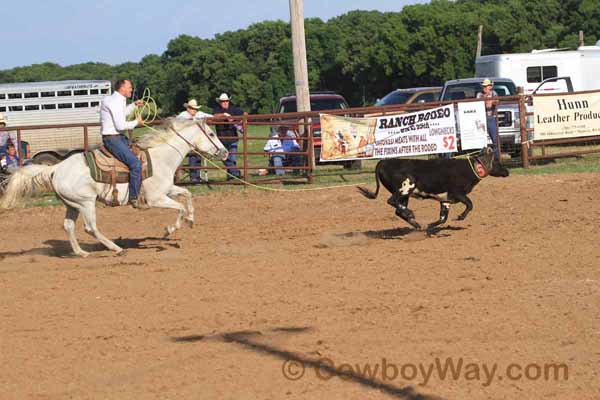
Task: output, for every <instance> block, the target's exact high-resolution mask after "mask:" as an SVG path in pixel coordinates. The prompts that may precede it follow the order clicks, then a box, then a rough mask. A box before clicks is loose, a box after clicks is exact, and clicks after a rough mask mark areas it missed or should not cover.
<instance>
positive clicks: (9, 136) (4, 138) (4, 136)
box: [0, 113, 17, 154]
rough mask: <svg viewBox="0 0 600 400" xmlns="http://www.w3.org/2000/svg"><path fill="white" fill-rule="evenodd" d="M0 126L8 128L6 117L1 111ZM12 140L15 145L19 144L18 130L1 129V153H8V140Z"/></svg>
mask: <svg viewBox="0 0 600 400" xmlns="http://www.w3.org/2000/svg"><path fill="white" fill-rule="evenodd" d="M0 128H6V117H5V116H4V114H2V113H0ZM9 140H10V141H11V142H12V144H13V145H15V146H16V145H17V132H16V131H0V154H6V148H7V147H8V141H9Z"/></svg>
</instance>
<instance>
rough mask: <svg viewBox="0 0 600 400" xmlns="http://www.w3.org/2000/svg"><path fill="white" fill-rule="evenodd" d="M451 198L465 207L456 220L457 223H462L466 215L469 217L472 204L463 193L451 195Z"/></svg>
mask: <svg viewBox="0 0 600 400" xmlns="http://www.w3.org/2000/svg"><path fill="white" fill-rule="evenodd" d="M452 198H453V199H454V200H456V201H458V202H460V203H463V204H464V205H465V211H463V212H462V214H460V215H459V216H458V218H457V219H458V220H459V221H462V220H464V219H465V218H467V215H469V213H470V212H471V210H472V209H473V203H472V202H471V199H469V198H468V197H467V195H466V194H463V193H453V194H452Z"/></svg>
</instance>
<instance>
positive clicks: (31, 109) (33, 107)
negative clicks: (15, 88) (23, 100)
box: [25, 104, 40, 111]
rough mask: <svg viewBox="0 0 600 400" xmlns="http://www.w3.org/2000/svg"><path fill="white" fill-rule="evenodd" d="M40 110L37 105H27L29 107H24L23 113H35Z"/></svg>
mask: <svg viewBox="0 0 600 400" xmlns="http://www.w3.org/2000/svg"><path fill="white" fill-rule="evenodd" d="M39 109H40V106H39V105H37V104H36V105H34V106H33V105H29V106H25V111H37V110H39Z"/></svg>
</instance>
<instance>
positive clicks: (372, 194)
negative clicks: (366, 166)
mask: <svg viewBox="0 0 600 400" xmlns="http://www.w3.org/2000/svg"><path fill="white" fill-rule="evenodd" d="M382 165H383V164H382V162H381V161H379V162H378V163H377V167H375V182H376V183H377V186H376V188H375V192H371V191H370V190H369V189H367V188H365V187H361V186H359V187H358V191H359V192H360V193H361V194H362V195H363V196H365V197H366V198H367V199H376V198H377V195H379V186H380V184H379V171H380V169H381V166H382Z"/></svg>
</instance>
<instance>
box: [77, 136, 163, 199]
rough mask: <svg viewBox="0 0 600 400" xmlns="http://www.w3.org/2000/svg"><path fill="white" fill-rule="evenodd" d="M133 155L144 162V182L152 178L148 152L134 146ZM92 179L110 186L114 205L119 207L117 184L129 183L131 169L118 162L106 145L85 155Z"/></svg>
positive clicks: (132, 148)
mask: <svg viewBox="0 0 600 400" xmlns="http://www.w3.org/2000/svg"><path fill="white" fill-rule="evenodd" d="M131 150H132V151H133V154H135V155H136V156H137V158H138V159H139V160H140V161H141V162H142V181H143V180H144V179H147V178H150V177H151V176H152V160H151V159H150V154H149V153H148V150H145V149H140V148H139V147H137V146H132V147H131ZM84 155H85V160H86V161H87V164H88V168H89V169H90V174H91V175H92V179H94V181H96V182H98V183H106V184H109V185H110V187H111V190H112V205H113V206H117V205H119V201H118V198H119V191H118V190H117V183H129V167H127V165H125V164H124V163H123V162H121V161H119V160H117V159H116V158H115V157H114V156H113V155H112V154H111V153H110V152H109V151H108V149H107V148H106V147H104V145H100V147H99V148H97V149H96V150H94V151H86V152H85V153H84Z"/></svg>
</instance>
